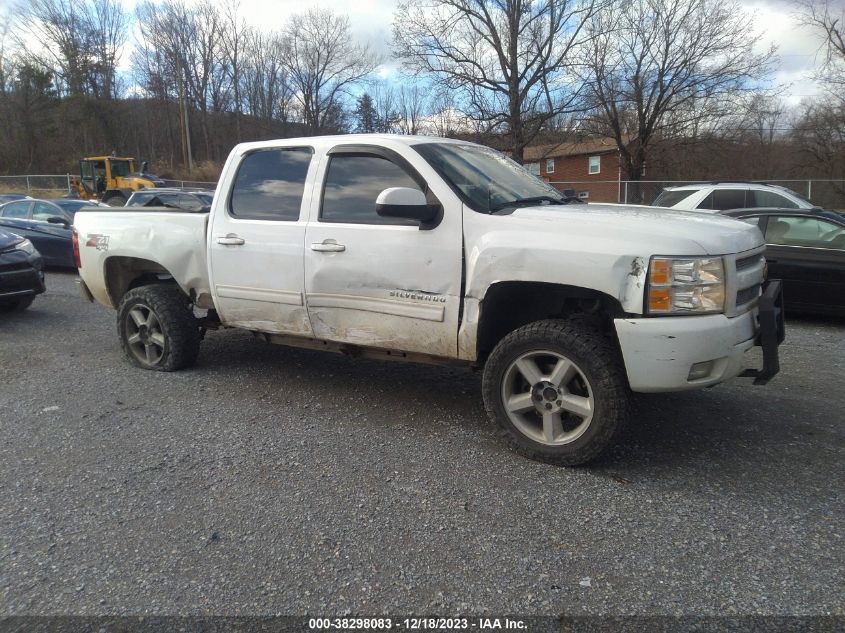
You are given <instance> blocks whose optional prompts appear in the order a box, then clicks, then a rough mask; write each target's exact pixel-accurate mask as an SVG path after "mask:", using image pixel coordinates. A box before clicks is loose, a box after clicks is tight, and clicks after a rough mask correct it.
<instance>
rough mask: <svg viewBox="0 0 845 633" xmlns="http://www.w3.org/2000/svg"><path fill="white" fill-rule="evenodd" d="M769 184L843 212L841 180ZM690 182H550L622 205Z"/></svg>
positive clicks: (589, 197)
mask: <svg viewBox="0 0 845 633" xmlns="http://www.w3.org/2000/svg"><path fill="white" fill-rule="evenodd" d="M753 182H766V183H767V184H770V185H779V186H781V187H786V188H787V189H791V190H792V191H794V192H795V193H797V194H800V195H801V196H804V197H805V198H808V199H809V200H811V201H812V202H813V204H815V205H817V206H820V207H824V208H827V209H837V210H841V209H845V180H830V179H821V178H820V179H815V178H814V179H808V180H797V179H793V180H766V181H757V180H755V181H753ZM701 183H702V181H700V180H698V181H693V180H639V181H636V180H589V181H587V180H581V181H571V182H564V181H552V182H550V183H549V184H552V185H554V186H555V187H557V188H558V189H560V190H565V189H572V190H574V191H575V192H576V194H578V195H579V197H581V198H583V199H584V200H585V201H587V202H623V203H628V204H647V205H649V204H652V203H653V202H654V200H655V199H656V198H657V196H659V195H660V193H661V192H662V191H663V190H664V189H665V188H666V187H678V186H681V185H692V184H701Z"/></svg>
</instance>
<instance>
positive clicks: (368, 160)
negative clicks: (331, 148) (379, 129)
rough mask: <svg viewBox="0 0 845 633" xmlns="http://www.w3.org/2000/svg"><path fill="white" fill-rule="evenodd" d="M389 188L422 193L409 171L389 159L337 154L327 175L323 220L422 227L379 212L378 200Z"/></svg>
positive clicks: (330, 164)
mask: <svg viewBox="0 0 845 633" xmlns="http://www.w3.org/2000/svg"><path fill="white" fill-rule="evenodd" d="M389 187H410V188H411V189H417V190H418V191H421V189H420V186H419V185H418V184H417V183H416V181H415V180H414V179H413V178H411V176H410V175H408V173H407V172H405V170H403V169H402V168H401V167H399V166H398V165H396V164H395V163H392V162H390V161H389V160H387V159H386V158H382V157H381V156H374V155H371V154H336V155H334V156H332V157H331V162H330V163H329V169H328V173H327V174H326V186H325V189H324V191H323V204H322V208H321V209H320V220H321V221H322V222H349V223H353V224H401V225H408V226H418V225H419V222H415V221H414V220H405V219H401V218H383V217H381V216H380V215H378V214H377V213H376V198H378V195H379V194H380V193H381V192H382V191H384V190H385V189H388V188H389Z"/></svg>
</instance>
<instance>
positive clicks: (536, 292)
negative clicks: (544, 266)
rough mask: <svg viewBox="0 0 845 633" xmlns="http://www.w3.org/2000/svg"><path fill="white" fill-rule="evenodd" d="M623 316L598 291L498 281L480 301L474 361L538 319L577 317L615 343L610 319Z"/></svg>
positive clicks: (615, 302)
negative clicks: (518, 329) (476, 351)
mask: <svg viewBox="0 0 845 633" xmlns="http://www.w3.org/2000/svg"><path fill="white" fill-rule="evenodd" d="M623 315H624V310H623V309H622V304H621V303H619V301H618V300H617V299H615V298H613V297H611V296H610V295H607V294H604V293H603V292H599V291H598V290H591V289H589V288H579V287H577V286H565V285H562V284H552V283H544V282H525V281H504V282H500V283H497V284H494V285H493V286H491V287H490V288H489V289H488V290H487V293H486V294H485V296H484V299H483V300H482V302H481V314H480V317H479V323H478V337H477V346H478V359H479V360H481V361H483V360H484V359H485V358H486V357H487V356H488V355H489V354H490V352H491V351H493V348H494V347H495V346H496V344H497V343H498V342H499V341H500V340H502V339H503V338H504V337H505V336H507V335H508V334H509V333H510V332H513V331H514V330H515V329H517V328H519V327H522V326H523V325H527V324H528V323H533V322H534V321H540V320H542V319H559V318H567V317H572V316H578V318H582V319H584V320H586V321H588V322H589V323H590V324H591V325H592V326H593V327H596V328H597V329H600V330H602V331H606V332H609V333H611V334H613V336H614V340H615V332H614V328H613V319H614V318H616V317H620V316H623Z"/></svg>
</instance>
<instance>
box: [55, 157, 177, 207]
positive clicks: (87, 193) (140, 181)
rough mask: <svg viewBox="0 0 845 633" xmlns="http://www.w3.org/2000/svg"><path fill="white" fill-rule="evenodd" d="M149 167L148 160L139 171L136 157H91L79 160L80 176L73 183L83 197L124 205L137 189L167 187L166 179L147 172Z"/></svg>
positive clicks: (71, 180) (116, 205) (110, 204)
mask: <svg viewBox="0 0 845 633" xmlns="http://www.w3.org/2000/svg"><path fill="white" fill-rule="evenodd" d="M146 168H147V163H146V162H144V163H141V171H140V172H136V171H135V159H134V158H122V157H119V156H91V157H89V158H83V159H82V160H81V161H79V176H78V177H77V176H74V177H72V178H71V179H70V186H71V189H74V190H76V195H77V196H79V197H80V198H82V199H83V200H99V201H100V202H105V203H106V204H108V205H109V206H112V207H122V206H123V205H125V204H126V201H127V200H128V199H129V196H131V195H132V193H133V192H135V191H138V190H139V189H149V188H153V187H163V186H164V184H165V183H164V181H163V180H161V179H160V178H159V177H158V176H154V175H153V174H148V173H146Z"/></svg>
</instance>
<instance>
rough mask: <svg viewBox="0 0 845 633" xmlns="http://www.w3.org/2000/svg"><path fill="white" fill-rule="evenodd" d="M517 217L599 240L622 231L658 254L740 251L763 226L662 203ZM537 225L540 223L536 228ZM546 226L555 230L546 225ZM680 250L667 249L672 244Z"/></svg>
mask: <svg viewBox="0 0 845 633" xmlns="http://www.w3.org/2000/svg"><path fill="white" fill-rule="evenodd" d="M513 216H514V217H515V218H518V219H520V220H526V221H536V222H538V223H543V224H544V225H545V224H546V223H550V224H551V223H553V224H558V225H560V226H565V227H566V232H567V234H569V235H570V236H577V235H578V234H583V235H584V236H585V237H588V238H590V237H591V238H592V239H595V237H596V236H600V235H608V236H609V235H617V236H618V235H624V236H627V237H629V238H630V239H631V240H632V241H635V242H638V243H641V244H648V243H654V245H655V248H657V249H658V252H655V253H654V254H660V255H686V254H689V255H694V254H696V253H685V252H682V249H681V248H680V247H681V245H682V244H684V243H689V242H693V243H695V244H697V245H698V246H699V247H700V248H701V250H702V253H701V254H703V255H725V254H730V253H742V252H744V251H748V250H751V249H753V248H757V247H758V246H761V245H762V244H763V236H762V235H761V234H760V230H759V229H758V228H757V227H756V226H753V225H751V224H748V223H747V222H742V221H739V220H735V219H733V218H729V217H726V216H722V215H711V214H704V213H697V212H694V211H680V210H676V209H663V208H659V207H645V206H636V205H615V204H588V205H585V204H579V205H571V206H568V205H567V206H565V205H540V206H533V207H522V208H518V209H516V210H515V211H514V212H513ZM538 228H539V227H538ZM543 230H552V229H551V227H546V226H544V228H543ZM673 243H677V244H678V246H679V249H678V250H676V251H675V252H672V250H670V251H667V252H663V250H664V249H665V248H667V247H668V246H669V245H670V244H673Z"/></svg>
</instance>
